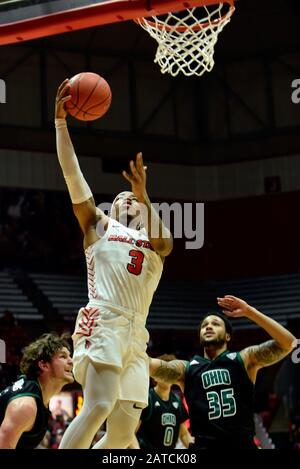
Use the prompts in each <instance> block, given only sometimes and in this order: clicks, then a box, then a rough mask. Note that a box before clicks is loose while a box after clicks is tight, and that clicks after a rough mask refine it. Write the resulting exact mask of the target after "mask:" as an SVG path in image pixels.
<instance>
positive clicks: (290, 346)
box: [279, 332, 298, 353]
mask: <svg viewBox="0 0 300 469" xmlns="http://www.w3.org/2000/svg"><path fill="white" fill-rule="evenodd" d="M297 344H298V340H297V338H296V337H295V336H294V335H293V334H291V333H290V332H289V333H288V336H287V337H286V338H285V340H284V341H283V342H281V343H280V344H279V345H280V347H281V348H282V350H284V351H285V352H287V353H290V352H292V351H293V350H294V348H296V347H297Z"/></svg>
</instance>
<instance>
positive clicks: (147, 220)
mask: <svg viewBox="0 0 300 469" xmlns="http://www.w3.org/2000/svg"><path fill="white" fill-rule="evenodd" d="M139 202H141V203H142V204H143V205H142V210H141V212H142V213H141V216H142V220H143V224H144V226H145V228H146V230H147V233H148V237H149V241H150V243H151V245H152V247H153V249H154V250H155V251H156V252H157V253H159V254H160V255H161V256H163V257H165V256H168V255H169V254H170V253H171V251H172V249H173V237H172V234H171V233H170V231H169V230H168V228H166V226H165V225H164V223H163V221H162V220H161V218H160V217H159V216H158V214H157V212H156V210H155V209H154V207H153V205H152V204H151V201H150V199H149V197H148V194H145V196H144V197H143V200H139ZM143 207H144V208H145V209H146V210H143Z"/></svg>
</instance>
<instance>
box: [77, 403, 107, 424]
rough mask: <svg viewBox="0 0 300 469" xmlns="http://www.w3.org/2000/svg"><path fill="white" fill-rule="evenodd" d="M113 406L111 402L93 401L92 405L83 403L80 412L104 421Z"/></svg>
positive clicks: (87, 416)
mask: <svg viewBox="0 0 300 469" xmlns="http://www.w3.org/2000/svg"><path fill="white" fill-rule="evenodd" d="M113 407H114V403H113V402H110V401H100V402H95V403H93V405H91V404H90V405H86V406H84V405H83V408H82V412H83V413H84V414H85V415H86V418H90V419H92V420H97V421H104V420H105V419H106V418H107V416H108V415H109V414H110V413H111V411H112V409H113Z"/></svg>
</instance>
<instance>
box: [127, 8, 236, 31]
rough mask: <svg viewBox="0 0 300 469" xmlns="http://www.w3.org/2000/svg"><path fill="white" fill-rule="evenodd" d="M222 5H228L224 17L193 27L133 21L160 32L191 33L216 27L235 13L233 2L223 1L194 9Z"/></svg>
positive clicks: (139, 19)
mask: <svg viewBox="0 0 300 469" xmlns="http://www.w3.org/2000/svg"><path fill="white" fill-rule="evenodd" d="M224 3H226V4H227V5H229V10H228V11H227V13H224V15H222V16H221V17H220V18H218V19H215V20H213V21H210V22H209V21H207V22H206V23H195V24H194V25H191V26H183V25H180V26H170V25H168V24H160V23H156V22H154V21H152V20H150V19H147V18H145V17H141V18H135V19H134V20H133V21H134V22H135V23H137V24H140V25H141V24H146V25H149V26H150V27H152V28H154V29H159V30H161V31H162V30H164V31H170V32H171V31H177V32H179V33H183V32H185V31H187V30H188V29H191V30H192V31H200V30H201V29H206V28H208V27H209V26H211V25H218V24H219V23H222V21H224V20H225V19H226V18H230V17H231V16H232V14H233V13H234V11H235V6H234V0H223V1H219V2H218V1H216V3H214V4H209V5H205V3H203V4H202V5H199V6H198V7H194V8H201V7H205V6H213V5H220V4H224ZM186 6H187V8H186V9H189V8H190V7H189V5H188V4H187V5H186ZM181 11H184V10H181ZM170 13H171V12H170Z"/></svg>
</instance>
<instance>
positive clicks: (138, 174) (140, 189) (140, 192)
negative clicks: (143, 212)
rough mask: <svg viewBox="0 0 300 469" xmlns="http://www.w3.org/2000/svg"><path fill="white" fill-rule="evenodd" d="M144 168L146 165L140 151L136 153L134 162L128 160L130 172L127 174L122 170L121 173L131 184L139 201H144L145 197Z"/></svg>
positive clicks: (145, 168)
mask: <svg viewBox="0 0 300 469" xmlns="http://www.w3.org/2000/svg"><path fill="white" fill-rule="evenodd" d="M146 170H147V166H144V162H143V156H142V153H141V152H140V153H138V154H137V155H136V160H135V162H134V161H133V160H131V161H130V172H131V174H128V173H127V172H126V171H123V172H122V174H123V176H124V178H125V179H127V181H128V182H130V184H131V190H132V192H133V193H134V195H135V196H136V198H137V199H138V201H139V202H144V200H145V198H146V194H147V193H146V179H147V177H146Z"/></svg>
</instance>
